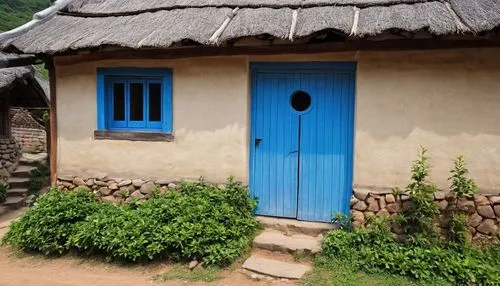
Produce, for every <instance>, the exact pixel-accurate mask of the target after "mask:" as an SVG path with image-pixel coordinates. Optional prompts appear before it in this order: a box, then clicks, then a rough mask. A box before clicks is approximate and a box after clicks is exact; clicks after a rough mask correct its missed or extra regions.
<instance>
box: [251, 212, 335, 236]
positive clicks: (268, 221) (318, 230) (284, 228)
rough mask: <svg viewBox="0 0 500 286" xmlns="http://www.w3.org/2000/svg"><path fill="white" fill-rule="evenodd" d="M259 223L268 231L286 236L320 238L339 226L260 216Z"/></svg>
mask: <svg viewBox="0 0 500 286" xmlns="http://www.w3.org/2000/svg"><path fill="white" fill-rule="evenodd" d="M257 221H258V222H259V223H260V224H261V225H262V226H264V228H266V229H275V230H279V231H281V232H284V233H285V234H294V233H301V234H305V235H310V236H318V235H320V234H323V233H325V232H328V231H330V230H332V229H336V228H337V226H336V225H334V224H330V223H323V222H309V221H299V220H295V219H285V218H275V217H266V216H258V217H257Z"/></svg>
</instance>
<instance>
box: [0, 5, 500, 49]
mask: <svg viewBox="0 0 500 286" xmlns="http://www.w3.org/2000/svg"><path fill="white" fill-rule="evenodd" d="M59 1H68V0H59ZM58 9H59V8H58ZM47 17H48V18H50V19H44V20H43V21H41V20H39V21H38V22H37V23H36V25H35V24H32V25H30V26H29V27H28V26H27V27H26V29H24V30H23V29H21V30H22V31H21V32H16V34H14V36H13V35H8V36H4V37H2V35H0V47H2V48H4V49H12V50H17V51H21V52H24V53H31V54H56V53H62V52H66V51H70V50H80V49H89V48H96V47H102V46H112V47H125V48H133V49H139V48H168V47H170V46H171V45H173V44H174V43H179V42H182V41H186V40H189V41H193V42H196V43H199V44H202V45H224V44H225V43H227V42H230V41H234V40H236V39H240V38H243V37H257V36H262V35H270V36H273V37H276V38H281V39H284V40H286V41H290V42H292V41H294V40H297V39H300V38H303V37H307V36H310V35H312V34H315V33H318V32H321V31H327V30H328V31H335V32H337V33H340V34H343V35H345V36H346V37H349V38H351V39H362V38H364V37H367V36H376V35H379V34H382V33H384V32H387V31H391V30H401V31H407V32H415V33H416V32H419V31H426V32H428V33H430V34H432V35H436V36H443V35H454V34H462V33H470V34H475V33H479V32H484V31H489V30H493V29H495V28H497V27H499V26H500V1H498V0H205V1H202V0H168V1H167V0H73V1H71V2H70V3H69V4H68V5H65V7H64V8H62V9H59V11H58V13H52V14H50V15H49V16H47Z"/></svg>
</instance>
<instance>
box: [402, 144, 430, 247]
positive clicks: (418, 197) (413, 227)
mask: <svg viewBox="0 0 500 286" xmlns="http://www.w3.org/2000/svg"><path fill="white" fill-rule="evenodd" d="M429 171H430V165H429V157H428V156H427V150H426V149H425V148H424V147H421V148H420V150H419V153H418V158H417V160H415V161H413V164H412V167H411V182H410V184H408V186H407V187H406V189H405V192H406V193H407V194H408V195H409V196H410V203H409V206H408V207H407V208H406V209H405V210H404V211H403V213H402V214H403V217H404V219H402V220H400V223H401V224H402V226H403V229H404V230H405V232H406V233H407V234H410V235H411V234H414V233H422V234H424V235H425V236H427V237H429V238H434V237H435V236H436V232H437V231H436V227H435V226H434V220H435V217H436V215H437V214H439V209H438V206H437V205H436V204H435V203H434V193H435V192H436V187H435V185H434V184H433V183H431V182H430V181H429V179H428V177H429Z"/></svg>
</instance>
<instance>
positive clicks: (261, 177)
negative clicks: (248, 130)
mask: <svg viewBox="0 0 500 286" xmlns="http://www.w3.org/2000/svg"><path fill="white" fill-rule="evenodd" d="M299 81H300V75H299V74H294V73H288V74H286V73H273V72H271V73H266V72H262V73H258V74H255V77H254V79H253V82H254V85H253V88H254V97H253V99H252V101H253V102H252V107H253V111H252V126H253V132H252V136H251V141H250V145H251V147H252V150H251V152H252V151H253V152H252V154H253V160H252V163H253V164H252V166H251V176H252V181H251V190H253V191H254V193H253V194H254V195H255V196H257V197H258V199H259V205H258V209H257V212H258V213H259V214H262V215H270V216H280V217H293V218H295V217H296V215H297V186H298V180H297V177H298V164H297V162H298V153H299V116H298V115H297V114H295V113H293V112H290V111H289V110H288V109H287V108H284V107H285V106H287V105H288V103H289V96H287V95H289V94H291V93H292V92H293V91H295V90H296V89H297V88H299Z"/></svg>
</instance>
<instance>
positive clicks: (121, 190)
mask: <svg viewBox="0 0 500 286" xmlns="http://www.w3.org/2000/svg"><path fill="white" fill-rule="evenodd" d="M177 184H178V182H175V181H168V180H162V179H160V180H143V179H123V178H108V177H99V178H81V177H73V176H68V177H59V178H58V179H57V186H58V188H59V189H61V190H73V189H75V188H77V187H87V188H89V189H90V190H92V191H93V192H94V193H95V194H97V195H98V196H99V197H101V199H102V200H103V201H105V202H111V203H117V204H119V203H122V202H124V201H129V200H131V199H132V198H137V199H147V198H148V197H149V196H150V195H151V192H152V191H153V190H154V189H155V188H156V187H159V188H160V191H162V192H166V191H168V190H169V189H173V188H175V187H177Z"/></svg>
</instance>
